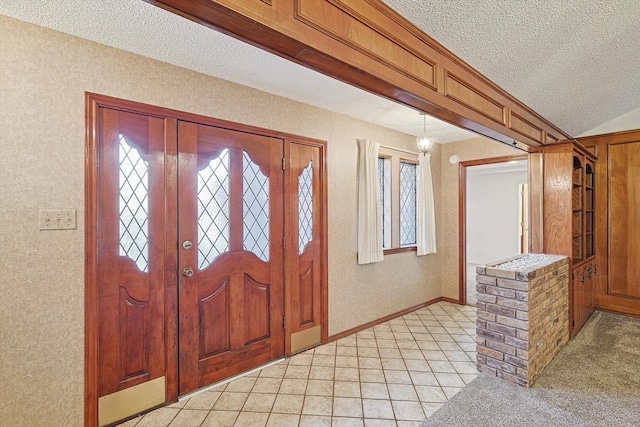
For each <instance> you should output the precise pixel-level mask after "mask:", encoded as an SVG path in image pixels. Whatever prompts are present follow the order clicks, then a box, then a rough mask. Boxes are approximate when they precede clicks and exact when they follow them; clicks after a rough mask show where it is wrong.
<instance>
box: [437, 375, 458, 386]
mask: <svg viewBox="0 0 640 427" xmlns="http://www.w3.org/2000/svg"><path fill="white" fill-rule="evenodd" d="M435 376H436V379H437V380H438V383H440V386H441V387H464V381H462V378H460V375H458V374H449V373H443V372H436V373H435Z"/></svg>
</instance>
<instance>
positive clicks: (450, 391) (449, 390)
mask: <svg viewBox="0 0 640 427" xmlns="http://www.w3.org/2000/svg"><path fill="white" fill-rule="evenodd" d="M460 390H462V387H442V391H444V394H445V395H446V396H447V399H451V398H452V397H453V396H455V395H456V394H458V393H459V392H460Z"/></svg>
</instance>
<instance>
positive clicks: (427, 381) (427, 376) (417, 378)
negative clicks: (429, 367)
mask: <svg viewBox="0 0 640 427" xmlns="http://www.w3.org/2000/svg"><path fill="white" fill-rule="evenodd" d="M409 376H410V377H411V382H412V383H413V385H436V386H437V385H440V383H438V380H437V379H436V376H435V375H434V374H433V372H415V371H409Z"/></svg>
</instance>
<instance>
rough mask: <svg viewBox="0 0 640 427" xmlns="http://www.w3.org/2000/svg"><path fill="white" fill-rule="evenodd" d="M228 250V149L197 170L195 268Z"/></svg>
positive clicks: (204, 264) (205, 265) (206, 264)
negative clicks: (196, 252)
mask: <svg viewBox="0 0 640 427" xmlns="http://www.w3.org/2000/svg"><path fill="white" fill-rule="evenodd" d="M228 250H229V150H228V149H224V150H223V151H222V152H221V153H220V155H219V156H218V157H216V158H215V159H212V160H211V161H210V162H209V164H208V165H207V167H205V168H204V169H202V170H201V171H199V172H198V269H200V270H204V269H205V268H207V267H208V266H209V265H211V263H212V262H213V260H214V259H215V258H216V257H217V256H218V255H220V254H221V253H223V252H227V251H228Z"/></svg>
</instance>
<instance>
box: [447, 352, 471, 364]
mask: <svg viewBox="0 0 640 427" xmlns="http://www.w3.org/2000/svg"><path fill="white" fill-rule="evenodd" d="M443 352H444V354H445V356H447V359H449V361H450V362H469V361H470V359H469V356H467V353H465V352H464V351H451V350H444V351H443Z"/></svg>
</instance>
